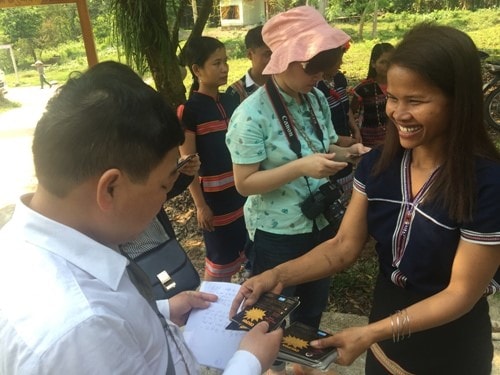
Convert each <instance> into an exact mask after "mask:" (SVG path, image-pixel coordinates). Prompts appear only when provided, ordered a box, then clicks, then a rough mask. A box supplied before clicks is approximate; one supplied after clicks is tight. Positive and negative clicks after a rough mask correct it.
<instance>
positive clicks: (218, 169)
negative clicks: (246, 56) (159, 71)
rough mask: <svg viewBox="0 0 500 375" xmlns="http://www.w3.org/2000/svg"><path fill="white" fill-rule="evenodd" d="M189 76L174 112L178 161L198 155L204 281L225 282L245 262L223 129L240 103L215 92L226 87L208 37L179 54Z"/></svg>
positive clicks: (219, 57) (224, 70) (193, 188)
mask: <svg viewBox="0 0 500 375" xmlns="http://www.w3.org/2000/svg"><path fill="white" fill-rule="evenodd" d="M183 58H184V60H185V62H186V63H187V64H188V67H189V69H190V71H191V73H192V75H193V85H192V87H191V94H190V97H189V100H188V101H187V102H186V103H185V104H184V105H181V106H180V107H179V108H178V116H179V119H180V120H181V122H182V123H183V125H184V127H185V135H186V140H185V142H184V144H183V145H182V146H181V153H182V154H183V155H188V154H194V153H198V155H199V156H200V161H201V166H200V169H199V179H195V181H194V182H193V183H192V184H191V185H190V186H189V191H190V193H191V196H192V197H193V201H194V203H195V205H196V210H197V219H198V225H199V227H200V228H201V229H202V230H203V238H204V240H205V246H206V258H205V275H204V278H205V280H216V281H230V280H231V276H232V275H234V274H235V273H236V272H238V271H239V269H240V266H241V264H242V263H243V262H244V261H245V256H244V247H245V244H246V241H247V234H246V228H245V222H244V218H243V205H244V203H245V198H244V197H242V196H241V195H240V194H239V193H238V192H237V191H236V188H235V186H234V179H233V170H232V162H231V156H230V154H229V151H228V149H227V147H226V144H225V136H226V131H227V124H228V122H229V118H230V116H231V114H232V113H233V111H234V109H235V108H236V107H237V106H238V104H239V101H238V100H237V99H235V98H233V97H231V96H229V95H226V94H224V93H219V87H220V86H221V85H225V84H226V83H227V75H228V71H229V68H228V65H227V56H226V49H225V47H224V44H223V43H222V42H220V41H219V40H217V39H215V38H211V37H204V36H202V37H196V38H193V39H192V40H191V41H190V42H189V43H188V44H187V45H186V47H185V49H184V51H183Z"/></svg>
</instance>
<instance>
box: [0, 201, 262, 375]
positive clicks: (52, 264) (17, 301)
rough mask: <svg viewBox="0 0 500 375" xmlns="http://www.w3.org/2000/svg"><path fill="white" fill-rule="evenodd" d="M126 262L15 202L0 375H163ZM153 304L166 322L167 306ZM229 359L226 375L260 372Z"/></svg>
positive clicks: (163, 361) (2, 279)
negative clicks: (164, 316) (157, 307)
mask: <svg viewBox="0 0 500 375" xmlns="http://www.w3.org/2000/svg"><path fill="white" fill-rule="evenodd" d="M30 199H31V196H29V195H28V196H25V197H23V198H22V200H23V201H25V202H26V201H29V200H30ZM127 263H128V261H127V259H126V258H125V257H123V256H122V255H120V254H119V253H118V252H116V251H114V250H112V249H111V248H109V247H106V246H104V245H102V244H100V243H98V242H96V241H94V240H93V239H91V238H89V237H87V236H85V235H83V234H82V233H80V232H78V231H76V230H74V229H72V228H70V227H68V226H65V225H63V224H60V223H58V222H55V221H53V220H51V219H48V218H46V217H44V216H42V215H40V214H38V213H37V212H35V211H33V210H31V209H30V208H28V207H27V206H26V205H25V204H23V203H22V202H20V203H19V204H18V205H17V207H16V210H15V212H14V215H13V217H12V219H11V221H10V222H9V223H7V224H6V225H5V227H4V228H3V229H2V230H1V231H0V337H1V340H0V373H1V374H9V375H15V374H23V375H24V374H51V375H53V374H113V375H114V374H148V375H152V374H162V375H164V374H165V373H166V369H167V364H168V348H167V342H166V340H165V335H164V332H163V329H162V326H161V323H160V321H159V320H158V317H157V316H156V314H155V312H154V311H153V310H152V309H151V307H150V306H149V304H148V303H147V302H146V300H145V299H144V298H143V297H142V296H141V295H140V294H139V292H138V291H137V289H136V288H135V286H134V285H133V284H132V283H131V281H130V279H129V277H128V274H127V272H126V266H127ZM158 305H159V308H160V311H161V312H162V313H163V314H164V315H166V317H168V302H167V301H159V303H158ZM169 323H171V322H169ZM174 333H175V335H176V336H178V330H176V331H175V332H174ZM176 341H178V342H179V340H176ZM180 341H181V342H180V344H183V342H182V338H181V339H180ZM172 357H173V360H174V363H176V370H178V371H177V373H178V374H181V373H183V372H184V370H183V365H182V367H181V366H180V365H179V368H177V363H178V353H177V352H176V350H173V351H172ZM233 360H234V361H232V362H231V364H230V366H228V368H227V370H226V374H237V373H238V374H258V373H260V364H259V363H258V360H257V359H256V358H255V356H253V355H252V354H250V353H248V352H238V354H237V355H236V356H235V358H233ZM230 367H231V368H232V370H231V369H230ZM249 368H250V369H251V372H247V371H249V370H250V369H249Z"/></svg>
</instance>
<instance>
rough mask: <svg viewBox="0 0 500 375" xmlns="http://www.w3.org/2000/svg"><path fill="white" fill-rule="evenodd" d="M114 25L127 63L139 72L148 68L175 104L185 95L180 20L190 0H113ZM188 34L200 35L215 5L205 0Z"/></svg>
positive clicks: (164, 92) (180, 101)
mask: <svg viewBox="0 0 500 375" xmlns="http://www.w3.org/2000/svg"><path fill="white" fill-rule="evenodd" d="M110 2H111V6H112V8H111V9H112V11H113V13H114V15H115V22H116V24H115V29H116V32H117V36H118V38H119V41H120V42H121V45H122V46H123V49H124V52H125V57H126V59H127V63H128V64H130V65H132V66H134V67H135V68H136V69H137V70H138V71H139V72H142V73H144V72H145V71H147V70H149V71H150V72H151V75H152V76H153V80H154V82H155V85H156V89H157V90H158V91H159V92H160V93H161V94H162V95H163V97H164V98H165V100H166V101H167V102H168V103H169V104H171V105H172V106H174V107H176V106H177V105H179V104H181V103H183V102H184V101H185V99H186V89H185V87H184V84H183V82H182V73H181V69H180V66H179V65H180V61H179V58H178V56H177V54H178V51H179V22H180V20H181V19H182V16H183V14H184V11H185V10H186V9H187V8H188V7H190V5H189V4H188V1H187V0H141V1H137V0H110ZM201 3H202V4H201V5H200V6H199V8H198V17H197V19H196V22H195V24H194V27H193V29H192V31H191V34H190V36H189V38H188V40H189V39H190V38H192V37H193V36H195V35H201V33H202V32H203V28H204V27H205V24H206V22H207V20H208V17H209V15H210V11H211V10H212V7H213V0H204V1H202V2H201Z"/></svg>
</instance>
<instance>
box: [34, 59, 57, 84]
mask: <svg viewBox="0 0 500 375" xmlns="http://www.w3.org/2000/svg"><path fill="white" fill-rule="evenodd" d="M32 66H34V67H35V69H36V71H37V72H38V76H39V78H40V88H41V89H43V84H44V83H46V84H47V85H49V88H52V84H51V83H50V82H49V81H47V78H46V77H45V64H44V63H43V62H42V61H40V60H37V61H35V63H34V64H33V65H32Z"/></svg>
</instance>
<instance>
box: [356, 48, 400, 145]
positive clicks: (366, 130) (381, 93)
mask: <svg viewBox="0 0 500 375" xmlns="http://www.w3.org/2000/svg"><path fill="white" fill-rule="evenodd" d="M393 50H394V47H393V46H392V44H390V43H378V44H375V45H374V46H373V48H372V52H371V56H370V63H369V65H368V75H367V77H366V79H365V80H363V81H361V82H360V83H359V84H358V85H357V86H356V87H354V89H353V94H354V96H353V98H352V100H351V109H352V112H353V113H354V114H355V115H357V116H358V120H359V127H360V128H361V138H362V141H363V144H364V145H366V146H369V147H374V146H377V145H379V144H381V143H383V142H384V139H385V133H386V128H387V121H388V120H387V115H386V113H385V103H386V94H387V93H386V91H387V67H388V66H389V59H390V57H391V54H392V51H393Z"/></svg>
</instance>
